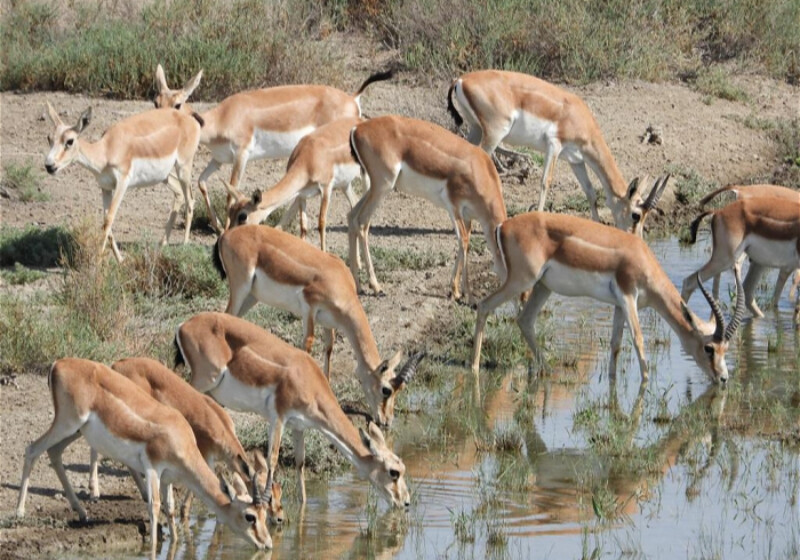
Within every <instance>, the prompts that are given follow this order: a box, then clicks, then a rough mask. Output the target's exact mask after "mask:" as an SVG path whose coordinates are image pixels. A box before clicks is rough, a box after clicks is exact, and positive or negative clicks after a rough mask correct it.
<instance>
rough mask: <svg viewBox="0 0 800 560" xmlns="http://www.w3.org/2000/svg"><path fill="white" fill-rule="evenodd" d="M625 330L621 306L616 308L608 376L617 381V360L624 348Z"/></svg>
mask: <svg viewBox="0 0 800 560" xmlns="http://www.w3.org/2000/svg"><path fill="white" fill-rule="evenodd" d="M624 329H625V313H624V312H623V311H622V309H621V308H620V307H619V306H614V320H613V323H612V327H611V356H610V358H609V361H608V375H609V377H610V378H611V379H615V377H616V374H617V359H618V358H619V351H620V348H621V347H622V331H623V330H624Z"/></svg>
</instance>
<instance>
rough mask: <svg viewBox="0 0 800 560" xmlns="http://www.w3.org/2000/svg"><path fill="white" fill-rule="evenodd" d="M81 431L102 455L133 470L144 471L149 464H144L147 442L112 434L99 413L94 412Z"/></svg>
mask: <svg viewBox="0 0 800 560" xmlns="http://www.w3.org/2000/svg"><path fill="white" fill-rule="evenodd" d="M81 433H82V434H83V436H84V437H85V438H86V441H88V442H89V445H91V446H92V447H93V448H95V449H96V450H97V451H98V452H99V453H100V454H101V455H105V456H106V457H111V458H112V459H114V460H115V461H119V462H120V463H124V464H125V465H127V466H128V467H130V468H132V469H133V470H135V471H137V472H140V473H143V472H145V470H146V467H147V465H145V464H144V460H146V459H145V457H146V444H145V443H143V442H138V441H130V440H126V439H122V438H119V437H117V436H115V435H114V434H112V433H111V432H110V431H109V430H108V428H106V426H105V424H103V422H101V421H100V419H99V418H98V417H97V415H96V414H95V413H94V412H92V413H90V414H89V419H88V420H87V421H86V424H84V425H83V427H82V428H81Z"/></svg>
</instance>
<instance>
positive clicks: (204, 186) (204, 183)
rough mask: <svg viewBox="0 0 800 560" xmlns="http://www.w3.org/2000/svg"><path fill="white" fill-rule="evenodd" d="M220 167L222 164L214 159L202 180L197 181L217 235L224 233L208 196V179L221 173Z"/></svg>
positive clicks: (201, 176)
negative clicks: (218, 172)
mask: <svg viewBox="0 0 800 560" xmlns="http://www.w3.org/2000/svg"><path fill="white" fill-rule="evenodd" d="M220 165H221V164H220V162H218V161H217V160H215V159H212V160H211V161H209V162H208V165H206V168H205V169H204V170H203V172H202V173H201V174H200V178H199V179H198V180H197V186H198V188H199V189H200V193H201V194H202V195H203V200H204V201H205V203H206V210H207V211H208V219H209V222H210V225H211V229H213V230H214V231H216V232H217V233H222V223H221V222H220V221H219V218H218V217H217V213H216V212H215V211H214V206H213V205H212V204H211V198H210V197H209V196H208V179H209V177H211V176H212V175H213V174H214V173H216V172H217V171H219V168H220ZM226 225H227V224H226Z"/></svg>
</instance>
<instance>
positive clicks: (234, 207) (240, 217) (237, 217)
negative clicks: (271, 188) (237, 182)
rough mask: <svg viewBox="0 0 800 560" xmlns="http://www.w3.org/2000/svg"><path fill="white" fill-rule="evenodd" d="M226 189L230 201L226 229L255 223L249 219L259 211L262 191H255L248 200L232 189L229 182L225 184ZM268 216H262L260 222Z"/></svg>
mask: <svg viewBox="0 0 800 560" xmlns="http://www.w3.org/2000/svg"><path fill="white" fill-rule="evenodd" d="M225 188H226V189H227V190H228V200H229V201H230V203H229V204H228V220H227V222H226V223H225V229H229V228H235V227H236V226H243V225H245V224H252V223H255V222H253V221H250V220H249V218H250V215H251V214H252V213H253V212H255V211H256V210H257V209H258V205H259V204H261V191H260V190H256V191H254V192H253V194H252V196H251V197H250V198H247V197H246V196H245V195H244V194H242V193H241V192H239V191H238V190H236V189H234V188H233V187H231V186H230V184H229V183H227V182H225ZM268 215H269V214H267V215H266V216H262V217H261V218H260V220H259V221H263V220H265V219H266V218H267V216H268Z"/></svg>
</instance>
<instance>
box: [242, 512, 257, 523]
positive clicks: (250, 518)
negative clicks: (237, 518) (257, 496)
mask: <svg viewBox="0 0 800 560" xmlns="http://www.w3.org/2000/svg"><path fill="white" fill-rule="evenodd" d="M244 518H245V520H246V521H247V522H248V523H255V522H256V516H255V515H253V514H252V513H245V514H244Z"/></svg>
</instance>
